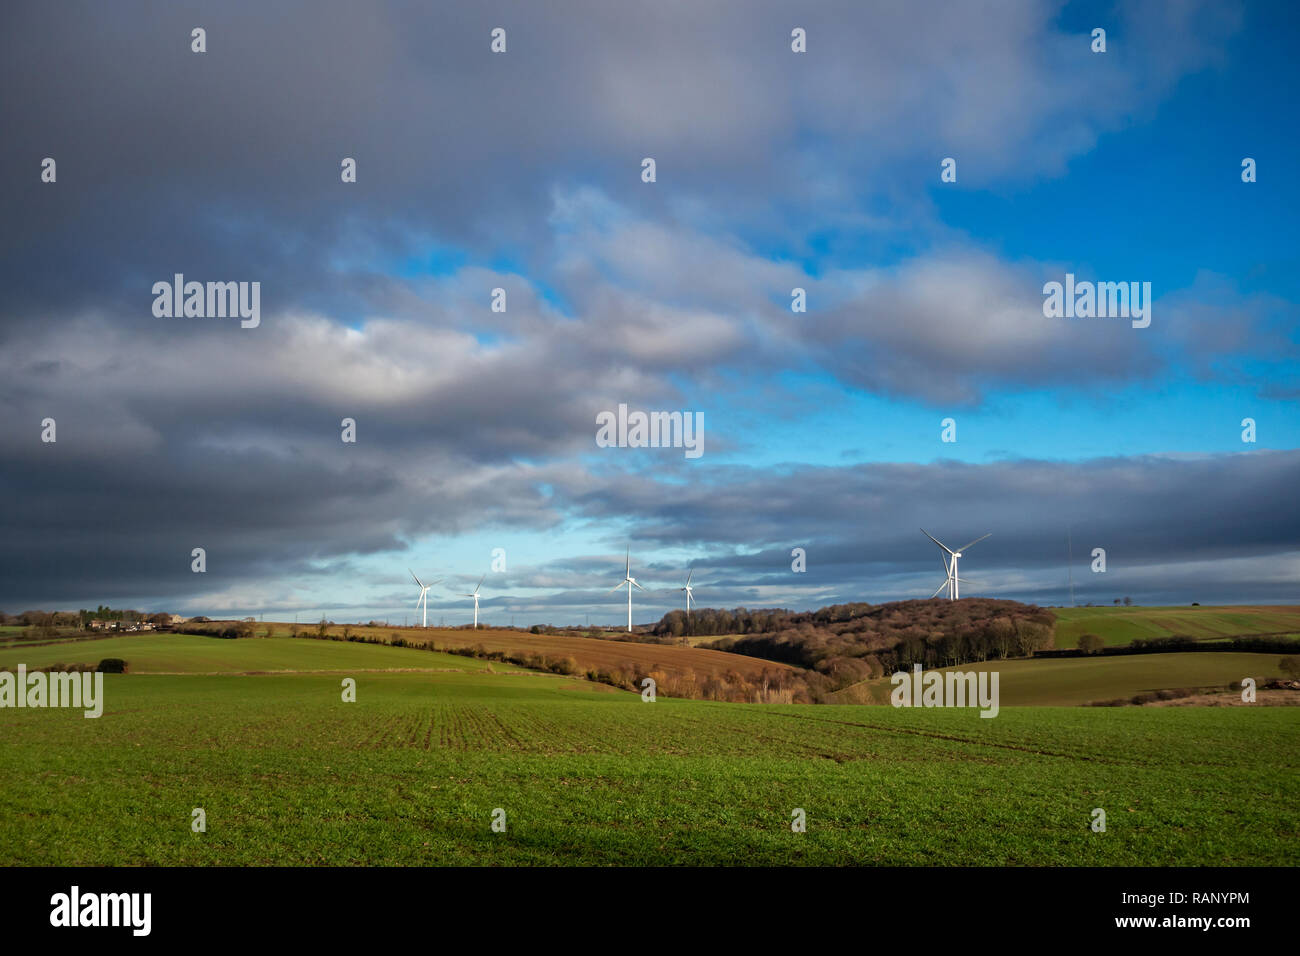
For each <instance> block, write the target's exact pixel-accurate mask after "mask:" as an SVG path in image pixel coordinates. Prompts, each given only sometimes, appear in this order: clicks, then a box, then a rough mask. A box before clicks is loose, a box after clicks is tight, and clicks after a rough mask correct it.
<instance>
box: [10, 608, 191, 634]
mask: <svg viewBox="0 0 1300 956" xmlns="http://www.w3.org/2000/svg"><path fill="white" fill-rule="evenodd" d="M169 620H171V616H170V615H169V614H165V613H162V612H158V613H153V612H150V611H136V610H134V609H131V608H111V607H107V606H106V605H103V604H101V605H100V606H99V607H98V608H96V609H95V610H93V611H91V610H89V609H87V608H82V609H81V610H79V611H40V610H33V611H22V612H20V613H18V614H5V613H3V612H0V624H5V625H12V626H16V627H81V628H84V627H86V626H87V625H88V624H89V623H90V622H91V621H121V622H123V623H127V624H134V623H137V622H139V621H149V622H151V623H154V624H165V623H167V622H168V621H169Z"/></svg>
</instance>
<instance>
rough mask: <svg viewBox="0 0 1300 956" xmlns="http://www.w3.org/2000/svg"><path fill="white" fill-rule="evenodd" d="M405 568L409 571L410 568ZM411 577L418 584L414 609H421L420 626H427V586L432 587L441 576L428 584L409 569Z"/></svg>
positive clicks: (440, 579)
mask: <svg viewBox="0 0 1300 956" xmlns="http://www.w3.org/2000/svg"><path fill="white" fill-rule="evenodd" d="M406 570H407V571H411V569H410V568H407V569H406ZM411 577H412V578H415V583H416V584H418V585H419V586H420V597H419V598H418V599H417V600H416V602H415V609H416V610H417V611H419V610H421V609H423V611H424V616H423V617H422V618H421V621H422V624H421V626H422V627H428V626H429V588H431V587H433V586H434V585H435V584H438V583H439V582H440V581H442V578H438V580H437V581H430V582H429V583H428V584H425V583H424V582H423V581H421V580H420V579H419V578H417V577H415V572H414V571H411Z"/></svg>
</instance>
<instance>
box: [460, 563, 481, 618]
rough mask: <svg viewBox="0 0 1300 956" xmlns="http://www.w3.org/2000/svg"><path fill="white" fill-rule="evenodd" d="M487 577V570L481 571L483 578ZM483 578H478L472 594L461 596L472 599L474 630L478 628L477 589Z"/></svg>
mask: <svg viewBox="0 0 1300 956" xmlns="http://www.w3.org/2000/svg"><path fill="white" fill-rule="evenodd" d="M486 577H487V572H486V571H485V572H483V578H486ZM483 578H479V579H478V584H476V585H474V593H473V594H463V595H461V596H462V597H472V598H473V599H474V630H476V631H477V630H478V589H479V588H481V587H482V586H483Z"/></svg>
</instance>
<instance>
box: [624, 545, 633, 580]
mask: <svg viewBox="0 0 1300 956" xmlns="http://www.w3.org/2000/svg"><path fill="white" fill-rule="evenodd" d="M623 573H624V574H626V575H627V576H628V577H631V576H632V549H631V548H628V549H627V570H625V571H624V572H623Z"/></svg>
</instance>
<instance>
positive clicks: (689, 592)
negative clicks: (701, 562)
mask: <svg viewBox="0 0 1300 956" xmlns="http://www.w3.org/2000/svg"><path fill="white" fill-rule="evenodd" d="M694 576H695V569H694V568H691V571H690V573H689V574H687V575H686V587H683V588H678V589H677V590H679V591H685V592H686V616H687V617H688V618H689V617H690V616H691V600H692V596H693V595H694V593H695V589H694V588H693V587H691V578H692V577H694Z"/></svg>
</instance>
